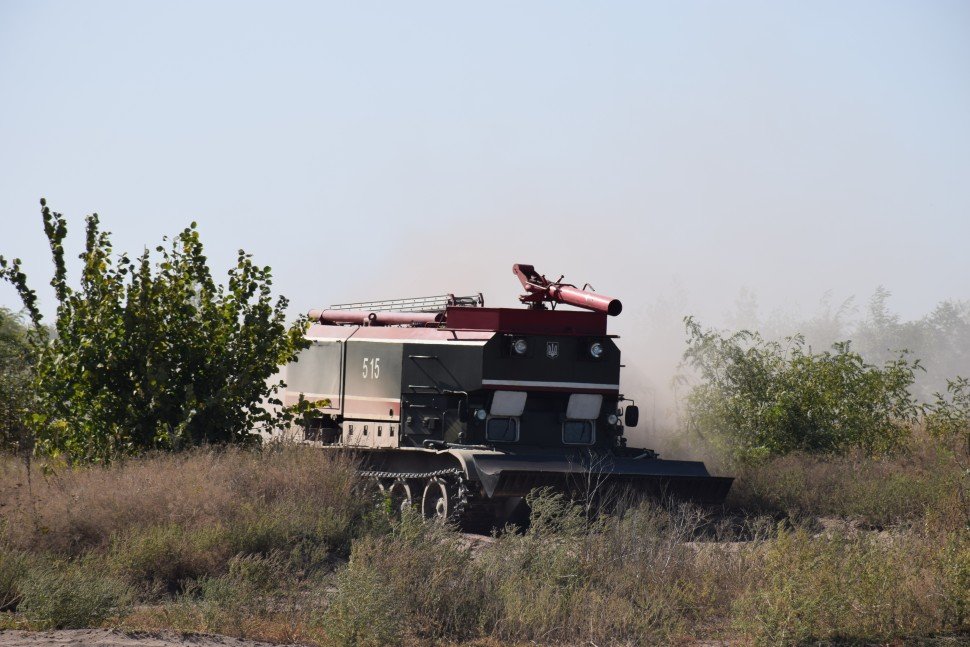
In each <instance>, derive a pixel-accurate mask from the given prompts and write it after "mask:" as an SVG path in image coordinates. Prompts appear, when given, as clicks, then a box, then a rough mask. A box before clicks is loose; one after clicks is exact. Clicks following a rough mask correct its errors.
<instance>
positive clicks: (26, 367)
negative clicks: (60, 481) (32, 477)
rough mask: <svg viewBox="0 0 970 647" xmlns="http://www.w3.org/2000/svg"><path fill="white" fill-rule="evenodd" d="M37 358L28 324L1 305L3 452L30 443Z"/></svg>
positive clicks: (0, 426)
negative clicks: (29, 430)
mask: <svg viewBox="0 0 970 647" xmlns="http://www.w3.org/2000/svg"><path fill="white" fill-rule="evenodd" d="M33 360H34V354H33V352H32V347H31V344H30V343H29V341H28V329H27V327H26V326H25V325H24V324H23V322H22V321H21V318H20V317H19V316H18V315H16V314H15V313H13V312H11V311H10V310H7V309H6V308H0V451H17V450H19V449H23V448H25V447H26V446H29V444H30V437H29V435H28V429H29V420H30V413H31V405H32V403H33V382H34V378H35V371H34V361H33Z"/></svg>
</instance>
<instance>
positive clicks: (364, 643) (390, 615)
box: [320, 560, 409, 647]
mask: <svg viewBox="0 0 970 647" xmlns="http://www.w3.org/2000/svg"><path fill="white" fill-rule="evenodd" d="M395 584H396V583H395V582H393V581H392V580H390V579H389V578H388V577H387V576H386V575H384V574H382V573H381V572H379V571H378V570H377V569H375V568H374V567H373V566H371V565H370V564H367V563H365V562H363V561H361V560H358V561H351V563H350V564H349V565H348V566H347V568H345V569H343V570H342V571H340V573H339V574H338V575H337V579H336V582H335V586H336V590H335V591H334V593H333V595H332V596H331V598H330V601H329V606H328V608H327V609H326V611H325V613H324V615H323V617H322V618H321V620H320V624H321V625H322V627H323V628H324V630H325V631H326V634H327V636H328V637H329V638H330V639H331V640H333V641H334V642H335V643H336V644H338V645H348V646H356V645H360V646H361V647H370V646H372V647H382V646H383V645H393V644H401V642H402V639H401V633H402V628H403V624H404V620H405V617H406V616H405V614H406V613H407V606H409V605H407V601H406V600H402V599H401V598H398V597H397V595H396V593H397V589H398V587H397V586H395Z"/></svg>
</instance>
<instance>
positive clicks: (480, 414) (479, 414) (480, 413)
mask: <svg viewBox="0 0 970 647" xmlns="http://www.w3.org/2000/svg"><path fill="white" fill-rule="evenodd" d="M486 416H488V413H487V412H486V411H485V409H479V410H478V411H476V412H475V417H476V418H478V419H479V420H484V419H485V417H486Z"/></svg>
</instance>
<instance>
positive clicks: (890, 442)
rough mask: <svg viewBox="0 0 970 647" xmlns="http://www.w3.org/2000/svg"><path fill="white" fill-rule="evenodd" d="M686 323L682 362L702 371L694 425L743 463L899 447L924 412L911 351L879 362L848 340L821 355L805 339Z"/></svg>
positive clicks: (690, 410)
mask: <svg viewBox="0 0 970 647" xmlns="http://www.w3.org/2000/svg"><path fill="white" fill-rule="evenodd" d="M686 325H687V336H688V348H687V351H686V352H685V355H684V359H685V363H686V365H687V366H689V367H691V368H692V369H694V370H695V371H696V374H697V376H698V377H699V383H697V384H696V385H695V386H694V387H693V389H692V390H691V392H690V393H689V394H688V396H687V401H686V408H687V414H688V424H689V427H690V429H691V430H692V431H693V432H694V433H696V434H698V435H700V436H702V437H703V438H704V439H705V440H707V441H708V442H710V443H711V444H713V445H715V446H717V447H718V448H719V449H721V450H722V451H723V452H724V453H725V454H727V455H728V456H730V457H732V458H734V459H736V460H739V461H750V460H757V459H760V458H765V457H768V456H773V455H781V454H786V453H789V452H795V451H802V452H814V453H835V452H842V451H845V450H848V449H851V448H859V449H862V450H864V451H866V452H868V453H870V454H878V453H886V452H892V451H894V450H896V449H898V448H900V447H901V446H902V445H903V443H904V441H905V440H906V438H907V436H908V435H909V433H910V430H911V425H912V423H913V422H915V421H916V420H917V418H918V416H919V413H920V408H919V406H917V404H916V402H915V400H914V399H913V398H912V396H911V395H910V392H909V388H910V386H911V385H912V384H913V382H914V379H915V371H916V370H918V369H919V362H918V361H913V362H910V361H909V360H908V359H907V358H906V355H905V353H902V354H900V355H899V356H897V357H896V358H894V359H892V360H890V361H887V362H886V363H885V364H884V365H883V366H881V367H880V366H873V365H870V364H867V363H866V362H865V361H863V359H862V357H861V356H860V355H859V354H858V353H856V352H854V351H853V350H852V348H851V346H850V344H849V342H839V343H836V344H834V345H833V346H832V348H831V349H830V350H826V351H824V352H821V353H814V352H812V350H811V349H810V348H807V347H806V345H805V341H804V339H803V338H802V337H800V336H795V337H790V338H788V339H787V340H786V341H785V343H784V344H782V343H778V342H772V341H766V340H764V339H763V338H762V337H761V336H760V335H758V334H757V333H753V332H749V331H746V330H742V331H740V332H736V333H734V334H731V335H724V334H722V333H719V332H717V331H713V330H704V329H702V328H701V326H700V325H699V324H698V323H697V322H696V321H694V320H693V319H691V318H688V319H687V320H686Z"/></svg>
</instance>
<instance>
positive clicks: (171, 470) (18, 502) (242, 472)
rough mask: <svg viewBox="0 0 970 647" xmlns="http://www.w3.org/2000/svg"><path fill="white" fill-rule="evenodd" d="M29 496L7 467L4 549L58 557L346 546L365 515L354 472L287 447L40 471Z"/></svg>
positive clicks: (17, 467) (3, 472)
mask: <svg viewBox="0 0 970 647" xmlns="http://www.w3.org/2000/svg"><path fill="white" fill-rule="evenodd" d="M31 484H32V485H31V489H32V497H31V493H30V492H28V482H27V478H26V472H25V470H24V467H23V465H22V464H21V463H19V462H17V461H15V460H13V459H9V458H8V459H6V460H4V461H2V463H0V511H2V515H3V521H4V525H3V537H4V539H5V542H6V543H7V545H9V546H12V547H17V548H22V549H30V550H34V551H38V550H42V551H47V552H52V553H56V554H60V555H80V554H83V553H84V552H86V551H89V550H97V549H106V548H107V547H109V546H110V545H111V544H112V543H114V542H117V541H119V540H124V538H126V537H132V538H133V539H132V541H134V542H136V543H139V542H141V543H145V542H148V543H150V542H151V539H150V538H146V537H145V535H144V534H143V533H147V534H148V536H149V537H150V536H151V535H157V534H158V533H165V532H166V530H165V529H169V532H176V531H175V530H172V529H177V531H178V532H181V531H188V532H201V533H209V532H216V533H218V532H220V530H219V529H222V530H221V532H226V533H229V534H237V535H240V536H239V537H238V539H239V541H240V542H241V543H242V544H250V545H243V546H241V550H246V549H252V550H265V548H266V547H267V546H260V545H259V544H260V543H261V541H269V543H272V541H273V540H272V538H269V539H268V540H264V539H261V537H260V535H264V536H265V535H267V534H269V535H272V534H273V533H282V534H287V533H289V532H304V531H309V530H312V531H313V532H314V533H317V535H315V536H321V537H322V538H323V539H325V540H327V541H329V542H332V543H333V544H335V545H336V544H340V543H341V542H346V541H348V539H349V534H348V530H349V527H350V525H351V523H352V522H353V520H354V519H355V518H356V517H357V516H358V515H359V513H360V505H361V503H360V499H359V498H358V497H355V496H353V492H354V488H355V487H356V485H357V480H356V478H355V476H354V466H353V464H352V463H351V462H350V461H349V460H347V459H345V458H343V457H340V456H334V455H332V454H327V453H325V452H314V451H307V450H305V449H304V448H302V447H286V446H280V447H276V448H271V449H267V450H264V451H247V450H241V449H234V448H225V449H220V450H197V451H191V452H186V453H182V454H156V455H151V456H148V457H145V458H140V459H132V460H128V461H124V462H119V463H116V464H115V465H112V466H110V467H81V468H70V467H68V466H65V465H58V464H54V463H47V464H43V465H35V466H34V470H33V475H32V478H31Z"/></svg>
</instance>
